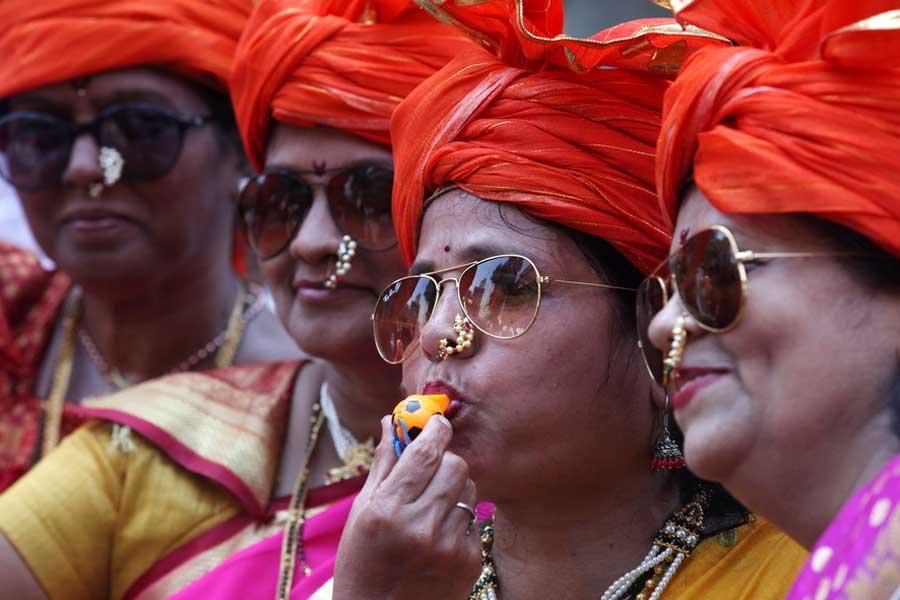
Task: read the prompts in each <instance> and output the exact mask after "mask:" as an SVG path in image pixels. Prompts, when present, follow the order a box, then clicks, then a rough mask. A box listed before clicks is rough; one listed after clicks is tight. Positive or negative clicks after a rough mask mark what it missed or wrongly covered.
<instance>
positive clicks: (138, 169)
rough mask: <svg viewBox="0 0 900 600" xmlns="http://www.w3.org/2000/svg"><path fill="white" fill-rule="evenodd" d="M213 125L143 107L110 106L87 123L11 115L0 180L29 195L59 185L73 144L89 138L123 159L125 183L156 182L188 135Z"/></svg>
mask: <svg viewBox="0 0 900 600" xmlns="http://www.w3.org/2000/svg"><path fill="white" fill-rule="evenodd" d="M211 120H212V117H208V116H197V115H195V116H187V117H186V116H182V115H179V114H177V113H175V112H173V111H171V110H169V109H167V108H163V107H161V106H157V105H155V104H149V103H144V102H133V103H126V104H116V105H113V106H109V107H107V108H105V109H103V110H102V111H101V112H100V113H99V114H98V115H97V116H96V117H95V118H94V119H93V120H92V121H88V122H85V123H75V122H72V121H70V120H67V119H62V118H60V117H56V116H53V115H49V114H46V113H41V112H30V111H24V112H23V111H17V112H13V113H10V114H8V115H6V116H4V117H2V118H0V176H2V177H3V179H5V180H7V181H8V182H10V183H11V184H12V185H13V186H14V187H16V188H18V189H19V190H21V191H25V192H37V191H41V190H44V189H48V188H52V187H54V186H56V185H59V184H60V182H61V181H62V178H63V174H64V173H65V171H66V169H67V168H68V165H69V162H70V160H71V156H72V147H73V145H74V144H75V140H76V139H77V138H78V137H79V136H81V135H83V134H85V133H90V134H91V135H93V136H94V139H95V140H96V141H97V144H98V145H99V146H101V147H104V146H105V147H109V148H115V149H116V150H118V152H119V153H120V154H121V155H122V158H123V159H124V160H125V167H124V170H123V172H122V178H123V179H125V180H128V181H147V180H152V179H158V178H160V177H162V176H164V175H166V174H167V173H168V172H169V171H171V170H172V168H173V167H174V166H175V163H176V162H178V157H179V155H180V154H181V147H182V143H183V142H184V134H185V132H186V131H187V130H188V129H190V128H192V127H200V126H202V125H206V124H207V123H209V122H210V121H211Z"/></svg>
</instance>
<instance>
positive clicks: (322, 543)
mask: <svg viewBox="0 0 900 600" xmlns="http://www.w3.org/2000/svg"><path fill="white" fill-rule="evenodd" d="M470 44H471V42H469V40H468V39H467V38H466V37H465V36H463V35H461V34H459V33H458V32H456V31H454V30H453V29H452V28H450V27H447V26H445V25H442V24H440V23H438V22H436V21H434V20H433V19H432V18H431V17H430V16H429V15H428V14H426V13H425V12H423V11H422V10H420V9H419V8H417V7H416V6H415V5H413V4H412V3H411V2H409V1H408V0H374V1H368V2H360V1H356V0H354V1H349V0H337V1H335V0H312V1H306V2H298V1H297V0H262V1H261V2H259V4H258V5H257V6H256V8H255V9H254V12H253V14H252V16H251V18H250V21H249V23H248V25H247V28H246V30H245V32H244V34H243V37H242V38H241V42H240V45H239V47H238V53H237V58H236V61H235V66H234V71H233V73H232V77H231V91H232V97H233V98H234V103H235V109H236V112H237V117H238V124H239V127H240V131H241V136H242V137H243V140H244V143H245V147H246V148H247V151H248V154H249V156H250V159H251V161H252V162H253V164H254V165H255V166H256V167H257V169H258V170H259V171H260V174H259V175H257V176H256V177H254V178H252V179H251V180H250V181H249V182H248V184H247V185H246V187H245V188H244V190H243V192H242V194H241V198H240V212H241V216H242V219H243V221H244V224H245V226H246V231H247V233H248V237H249V239H250V242H251V244H252V245H253V247H254V248H255V250H256V252H257V254H258V255H259V257H260V259H261V261H260V265H261V268H262V271H263V275H264V277H265V279H266V281H267V282H268V284H269V287H270V289H271V290H272V294H273V297H274V300H275V304H276V307H277V309H278V310H277V312H278V314H279V316H280V317H281V319H282V322H283V323H284V324H285V326H286V327H287V329H288V331H289V333H290V334H291V336H292V337H293V338H294V340H295V341H296V342H297V344H298V345H300V347H302V348H303V349H304V350H305V351H306V352H308V353H310V354H311V355H313V356H314V357H315V359H316V360H314V361H313V362H312V363H311V364H310V365H309V366H308V367H306V368H304V369H302V370H301V371H300V373H299V374H298V376H297V378H296V381H295V382H294V384H293V390H294V405H293V410H292V414H291V423H292V426H290V427H289V428H288V433H287V435H288V444H287V446H286V447H285V449H284V450H283V453H282V455H281V462H280V465H278V471H277V472H278V479H277V481H278V483H277V484H276V485H275V488H274V491H273V496H274V497H275V498H276V500H275V501H274V505H275V506H276V507H277V509H278V511H277V512H275V513H274V520H273V522H272V525H273V527H274V529H271V528H266V529H262V530H261V529H258V528H257V529H256V530H253V531H251V532H249V533H250V534H251V535H247V536H244V538H243V539H242V543H241V544H240V545H235V549H237V550H239V552H236V553H235V554H234V555H233V556H232V557H231V558H229V559H228V560H227V561H225V562H224V563H223V564H222V565H221V566H219V567H218V568H216V569H215V570H214V571H212V572H211V573H209V574H208V575H206V576H205V577H203V578H201V579H199V580H198V581H196V582H195V583H194V584H193V585H191V586H189V587H187V588H186V589H185V590H183V591H181V592H180V593H179V594H177V595H176V596H175V598H177V599H178V600H193V599H201V598H202V599H205V598H210V597H213V598H217V599H220V600H221V599H227V598H234V599H235V600H237V599H240V600H246V599H251V600H270V599H271V598H273V597H274V598H285V599H286V598H288V597H290V598H293V599H294V600H297V599H306V598H326V597H330V590H331V585H332V583H331V579H332V573H333V569H334V558H335V555H336V553H337V544H338V541H339V539H340V535H341V531H342V530H343V527H344V524H345V523H346V520H347V515H348V513H349V511H350V506H351V505H352V503H353V498H354V497H355V496H356V493H357V492H358V491H359V489H360V487H361V486H362V483H363V480H364V478H365V475H366V473H367V471H368V467H369V464H370V463H371V460H372V452H373V450H374V442H373V441H372V440H373V438H377V437H378V436H379V435H380V430H379V427H378V418H379V417H380V416H381V415H382V414H384V412H385V411H387V410H389V409H390V407H391V406H393V405H394V404H396V402H397V401H398V400H399V399H400V398H401V391H400V385H399V384H400V369H399V367H397V366H393V365H387V364H385V363H384V362H382V361H381V359H380V358H379V356H378V353H377V352H376V350H375V347H374V344H373V341H372V324H371V320H370V317H371V314H372V306H373V304H374V302H375V298H376V295H377V294H378V291H379V290H381V288H383V287H384V286H385V285H386V284H387V283H388V282H390V281H391V280H393V279H395V278H396V277H399V276H400V275H402V274H404V273H405V271H406V269H405V265H404V263H403V260H402V258H401V257H400V252H399V251H398V249H397V238H396V234H395V233H394V228H393V225H392V222H391V214H390V206H391V204H390V201H391V184H392V182H393V179H394V177H393V175H394V172H393V159H392V155H391V150H390V141H391V136H390V132H389V130H388V126H389V123H390V117H391V114H392V113H393V112H394V110H395V109H396V107H397V105H398V104H399V102H400V101H401V100H402V99H403V98H404V97H406V95H407V94H408V93H409V92H410V91H411V90H412V89H413V88H414V87H415V86H416V85H418V84H419V83H421V82H422V81H423V80H424V79H425V78H427V77H428V76H430V75H431V74H433V73H434V72H435V71H437V70H438V69H439V68H441V67H442V66H444V65H445V64H446V63H447V61H448V60H450V58H451V57H452V56H454V55H455V54H457V53H458V52H459V51H461V50H462V49H463V48H464V47H466V46H469V45H470ZM469 501H470V502H473V501H474V499H469Z"/></svg>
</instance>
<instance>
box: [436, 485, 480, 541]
mask: <svg viewBox="0 0 900 600" xmlns="http://www.w3.org/2000/svg"><path fill="white" fill-rule="evenodd" d="M458 503H459V504H465V505H466V506H468V507H470V508H472V509H473V510H474V509H475V507H476V503H477V499H476V489H475V483H474V482H473V481H472V480H471V479H466V480H465V482H463V487H462V489H461V490H460V494H459V496H458V497H457V498H456V499H454V500H453V502H450V503H449V506H448V510H447V513H446V514H445V515H444V517H443V519H444V523H445V527H444V531H445V535H449V536H452V537H454V538H456V537H458V536H459V532H460V531H462V533H463V535H464V536H465V535H466V531H467V530H468V531H469V533H470V534H471V533H473V532H476V531H477V526H476V521H477V516H476V517H475V518H474V520H473V517H472V513H471V512H469V510H468V509H467V508H466V507H464V506H460V505H459V504H458Z"/></svg>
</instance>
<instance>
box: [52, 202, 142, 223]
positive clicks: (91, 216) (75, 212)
mask: <svg viewBox="0 0 900 600" xmlns="http://www.w3.org/2000/svg"><path fill="white" fill-rule="evenodd" d="M60 220H61V221H62V222H63V223H72V222H78V221H84V222H96V221H111V220H116V221H133V220H134V219H132V218H131V217H129V216H128V215H125V214H123V213H121V212H117V211H113V210H109V208H108V207H105V206H104V207H99V206H91V207H76V208H73V209H70V210H68V211H66V212H64V213H63V215H62V217H61V218H60Z"/></svg>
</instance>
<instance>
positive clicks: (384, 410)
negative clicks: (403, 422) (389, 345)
mask: <svg viewBox="0 0 900 600" xmlns="http://www.w3.org/2000/svg"><path fill="white" fill-rule="evenodd" d="M376 359H377V360H375V361H369V362H366V363H362V362H355V363H353V364H345V363H339V362H328V363H326V366H325V382H326V383H327V384H328V394H329V395H330V396H331V399H332V401H333V402H334V407H335V410H336V411H337V414H338V417H339V418H340V420H341V424H342V425H343V426H344V427H346V428H347V429H348V430H349V431H350V432H351V433H352V434H353V435H354V437H356V439H357V440H359V441H360V442H362V441H365V440H367V439H369V438H373V439H374V440H375V442H376V443H377V442H378V439H379V438H380V437H381V418H382V417H383V416H384V415H386V414H388V413H389V412H390V411H391V409H393V407H394V405H395V404H396V403H397V402H399V401H400V400H401V397H400V368H399V367H397V366H395V365H389V364H387V363H385V362H384V361H382V360H381V359H378V358H377V357H376Z"/></svg>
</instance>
